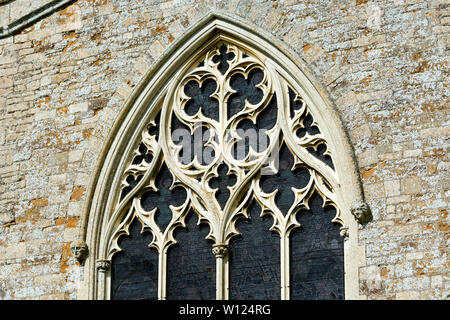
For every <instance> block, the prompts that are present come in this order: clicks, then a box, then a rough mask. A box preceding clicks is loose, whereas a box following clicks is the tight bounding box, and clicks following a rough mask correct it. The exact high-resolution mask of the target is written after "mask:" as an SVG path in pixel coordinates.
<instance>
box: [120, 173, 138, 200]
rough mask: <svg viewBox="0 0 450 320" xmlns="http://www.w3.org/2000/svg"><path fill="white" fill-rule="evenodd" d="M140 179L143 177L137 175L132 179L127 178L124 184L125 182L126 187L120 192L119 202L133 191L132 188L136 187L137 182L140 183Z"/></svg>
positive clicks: (130, 176)
mask: <svg viewBox="0 0 450 320" xmlns="http://www.w3.org/2000/svg"><path fill="white" fill-rule="evenodd" d="M142 177H143V175H139V176H137V177H134V176H133V175H129V176H127V178H126V182H127V184H128V186H126V187H124V188H123V189H122V192H121V193H120V200H123V198H125V196H126V195H127V194H128V193H130V191H131V190H133V189H134V187H136V186H137V184H138V183H139V181H141V179H142Z"/></svg>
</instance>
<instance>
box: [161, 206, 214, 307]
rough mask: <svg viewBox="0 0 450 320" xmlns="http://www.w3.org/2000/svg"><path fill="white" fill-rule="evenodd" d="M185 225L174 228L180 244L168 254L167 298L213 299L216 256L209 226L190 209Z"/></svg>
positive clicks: (172, 247) (170, 249)
mask: <svg viewBox="0 0 450 320" xmlns="http://www.w3.org/2000/svg"><path fill="white" fill-rule="evenodd" d="M185 221H186V229H184V228H178V229H177V230H175V239H177V241H178V244H176V245H173V246H171V247H170V248H169V251H168V254H167V299H170V300H180V299H191V300H213V299H215V298H216V273H215V269H216V260H215V257H214V254H213V253H212V244H213V243H212V241H209V240H206V239H205V237H206V236H207V235H208V233H209V226H208V225H206V224H201V225H200V226H198V225H197V221H198V216H197V215H196V214H195V213H194V212H193V211H190V212H189V213H188V215H187V217H186V220H185Z"/></svg>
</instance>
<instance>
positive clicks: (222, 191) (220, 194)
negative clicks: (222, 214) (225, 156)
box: [208, 163, 236, 209]
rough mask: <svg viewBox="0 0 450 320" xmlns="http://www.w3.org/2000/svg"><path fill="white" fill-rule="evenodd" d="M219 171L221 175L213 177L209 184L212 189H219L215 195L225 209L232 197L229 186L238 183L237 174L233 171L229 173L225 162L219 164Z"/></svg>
mask: <svg viewBox="0 0 450 320" xmlns="http://www.w3.org/2000/svg"><path fill="white" fill-rule="evenodd" d="M217 173H218V175H219V176H218V177H213V178H211V179H210V180H209V181H208V184H209V186H210V187H211V188H212V189H217V190H216V193H215V194H214V195H215V197H216V199H217V201H218V202H219V204H220V206H221V207H222V209H223V208H224V207H225V205H226V203H227V201H228V198H229V197H230V191H229V190H228V187H232V186H234V185H235V184H236V175H234V174H232V173H230V174H228V166H227V165H226V164H225V163H221V164H220V165H219V167H218V168H217Z"/></svg>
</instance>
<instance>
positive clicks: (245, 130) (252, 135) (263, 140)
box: [233, 94, 278, 160]
mask: <svg viewBox="0 0 450 320" xmlns="http://www.w3.org/2000/svg"><path fill="white" fill-rule="evenodd" d="M277 111H278V109H277V97H276V95H275V94H274V95H273V97H272V99H271V100H270V102H269V103H268V104H267V106H266V107H265V108H264V109H263V110H261V112H260V113H259V114H258V116H257V117H256V123H253V121H252V120H250V119H248V118H244V119H242V120H241V121H239V122H238V124H237V126H236V128H237V134H238V135H239V136H240V138H241V139H242V140H239V141H237V142H236V143H235V144H234V145H233V157H234V158H235V159H237V160H242V159H244V158H245V157H246V156H247V154H248V153H249V151H250V148H252V149H253V150H254V151H257V152H262V151H264V150H266V149H267V148H268V146H269V144H270V139H269V137H268V135H267V134H266V132H267V131H268V130H270V129H272V128H273V126H274V125H275V123H276V121H277ZM250 160H252V159H250Z"/></svg>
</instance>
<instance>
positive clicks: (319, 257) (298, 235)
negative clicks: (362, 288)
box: [290, 193, 344, 300]
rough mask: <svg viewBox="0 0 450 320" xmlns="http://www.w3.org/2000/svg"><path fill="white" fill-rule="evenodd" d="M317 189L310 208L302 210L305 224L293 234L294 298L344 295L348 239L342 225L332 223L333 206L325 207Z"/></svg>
mask: <svg viewBox="0 0 450 320" xmlns="http://www.w3.org/2000/svg"><path fill="white" fill-rule="evenodd" d="M322 203H323V200H322V198H321V197H320V196H319V195H318V194H317V193H315V194H314V195H313V197H312V198H311V199H310V201H309V205H310V207H311V210H310V211H300V212H299V213H298V214H297V220H298V221H299V222H300V224H301V225H302V226H301V227H300V228H296V229H294V230H293V231H292V233H291V236H290V282H291V283H290V285H291V299H298V300H304V299H306V300H328V299H333V300H334V299H344V242H343V239H342V237H341V236H340V225H339V224H338V223H332V222H331V220H332V219H333V217H334V216H335V214H336V211H335V209H334V208H333V207H330V206H329V207H325V208H322Z"/></svg>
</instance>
